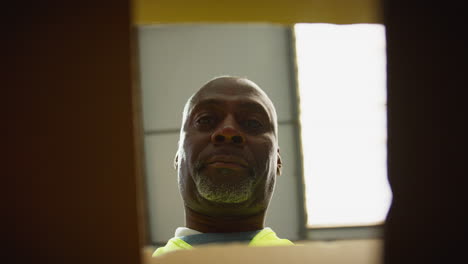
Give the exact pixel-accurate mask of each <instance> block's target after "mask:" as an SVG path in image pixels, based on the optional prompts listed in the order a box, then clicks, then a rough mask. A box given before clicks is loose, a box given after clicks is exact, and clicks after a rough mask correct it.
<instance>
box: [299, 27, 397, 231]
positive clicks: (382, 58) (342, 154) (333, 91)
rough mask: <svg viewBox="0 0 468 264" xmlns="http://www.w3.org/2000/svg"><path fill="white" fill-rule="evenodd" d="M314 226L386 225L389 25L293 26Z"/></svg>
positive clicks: (308, 200)
mask: <svg viewBox="0 0 468 264" xmlns="http://www.w3.org/2000/svg"><path fill="white" fill-rule="evenodd" d="M295 35H296V53H297V65H298V80H299V94H300V100H301V102H300V119H301V127H302V143H303V155H304V156H303V160H304V179H305V190H306V208H307V215H308V221H307V224H308V226H309V227H324V226H360V225H373V224H379V223H382V222H383V221H384V220H385V217H386V214H387V211H388V208H389V206H390V202H391V198H392V197H391V191H390V188H389V185H388V181H387V164H386V162H387V161H386V159H387V147H386V140H387V133H386V126H387V123H386V54H385V27H384V26H383V25H377V24H357V25H331V24H298V25H296V26H295Z"/></svg>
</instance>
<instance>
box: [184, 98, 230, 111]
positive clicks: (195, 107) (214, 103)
mask: <svg viewBox="0 0 468 264" xmlns="http://www.w3.org/2000/svg"><path fill="white" fill-rule="evenodd" d="M224 104H225V103H224V102H223V101H221V100H218V99H206V100H203V101H200V102H197V103H196V104H194V105H193V107H192V109H191V111H190V112H191V113H193V112H194V111H196V110H198V109H200V108H204V107H209V106H216V107H222V106H223V105H224Z"/></svg>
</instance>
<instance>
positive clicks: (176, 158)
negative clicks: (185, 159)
mask: <svg viewBox="0 0 468 264" xmlns="http://www.w3.org/2000/svg"><path fill="white" fill-rule="evenodd" d="M177 167H179V152H176V154H175V157H174V169H175V170H177Z"/></svg>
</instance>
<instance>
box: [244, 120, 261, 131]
mask: <svg viewBox="0 0 468 264" xmlns="http://www.w3.org/2000/svg"><path fill="white" fill-rule="evenodd" d="M244 125H245V126H246V127H247V128H250V129H258V128H261V127H263V125H262V123H260V121H258V120H255V119H247V120H245V121H244Z"/></svg>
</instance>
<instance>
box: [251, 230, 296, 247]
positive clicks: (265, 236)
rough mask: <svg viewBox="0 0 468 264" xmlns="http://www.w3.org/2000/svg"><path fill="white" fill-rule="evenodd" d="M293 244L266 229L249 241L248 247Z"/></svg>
mask: <svg viewBox="0 0 468 264" xmlns="http://www.w3.org/2000/svg"><path fill="white" fill-rule="evenodd" d="M292 245H294V243H293V242H291V241H289V240H288V239H283V238H279V237H278V236H277V235H276V233H275V231H273V230H272V229H271V228H269V227H266V228H264V229H263V230H262V231H260V232H259V233H258V234H257V235H256V236H255V237H254V238H253V239H252V241H250V243H249V246H292Z"/></svg>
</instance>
